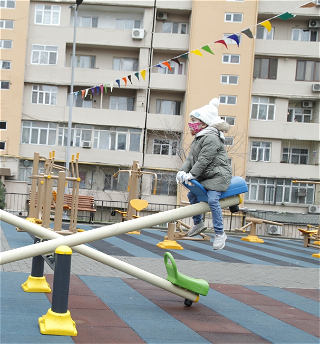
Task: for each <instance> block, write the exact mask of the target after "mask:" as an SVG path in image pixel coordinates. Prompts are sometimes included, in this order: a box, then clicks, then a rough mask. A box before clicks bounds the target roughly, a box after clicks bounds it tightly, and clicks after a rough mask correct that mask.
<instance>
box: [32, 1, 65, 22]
mask: <svg viewBox="0 0 320 344" xmlns="http://www.w3.org/2000/svg"><path fill="white" fill-rule="evenodd" d="M60 10H61V7H60V6H55V5H52V6H51V5H36V7H35V16H34V23H35V24H40V25H60Z"/></svg>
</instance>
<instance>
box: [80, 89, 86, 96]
mask: <svg viewBox="0 0 320 344" xmlns="http://www.w3.org/2000/svg"><path fill="white" fill-rule="evenodd" d="M85 92H86V91H85V90H82V91H81V94H82V98H83V97H84V93H85Z"/></svg>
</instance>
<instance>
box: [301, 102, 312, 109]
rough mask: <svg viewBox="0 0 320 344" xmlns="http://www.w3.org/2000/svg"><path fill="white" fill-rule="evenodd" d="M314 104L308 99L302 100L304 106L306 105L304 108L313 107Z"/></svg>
mask: <svg viewBox="0 0 320 344" xmlns="http://www.w3.org/2000/svg"><path fill="white" fill-rule="evenodd" d="M312 105H313V103H312V102H308V101H303V102H302V107H304V108H312Z"/></svg>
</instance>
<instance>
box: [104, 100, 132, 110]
mask: <svg viewBox="0 0 320 344" xmlns="http://www.w3.org/2000/svg"><path fill="white" fill-rule="evenodd" d="M133 108H134V97H132V98H129V97H110V102H109V109H110V110H124V111H133Z"/></svg>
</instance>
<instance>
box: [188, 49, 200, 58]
mask: <svg viewBox="0 0 320 344" xmlns="http://www.w3.org/2000/svg"><path fill="white" fill-rule="evenodd" d="M190 53H192V54H195V55H198V56H201V57H203V55H202V54H201V51H200V50H199V49H195V50H191V51H190Z"/></svg>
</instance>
